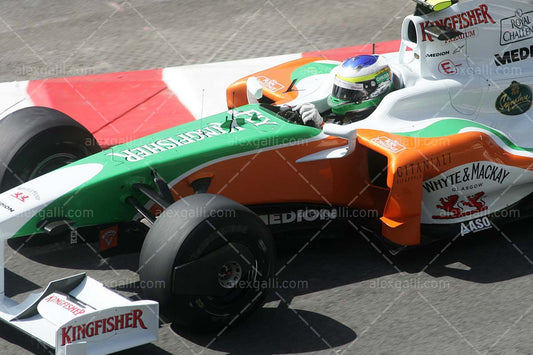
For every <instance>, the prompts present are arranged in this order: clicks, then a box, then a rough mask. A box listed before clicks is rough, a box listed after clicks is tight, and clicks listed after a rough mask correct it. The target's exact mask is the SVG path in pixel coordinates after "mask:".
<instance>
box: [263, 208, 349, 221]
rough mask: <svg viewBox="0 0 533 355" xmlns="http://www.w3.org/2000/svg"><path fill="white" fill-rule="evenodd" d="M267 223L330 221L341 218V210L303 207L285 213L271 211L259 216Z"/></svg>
mask: <svg viewBox="0 0 533 355" xmlns="http://www.w3.org/2000/svg"><path fill="white" fill-rule="evenodd" d="M259 217H260V218H261V219H262V220H263V222H265V224H267V225H277V224H290V223H302V222H315V221H328V220H334V219H337V218H339V211H338V210H337V209H335V208H332V209H301V210H296V211H289V212H285V213H271V214H267V215H261V216H259Z"/></svg>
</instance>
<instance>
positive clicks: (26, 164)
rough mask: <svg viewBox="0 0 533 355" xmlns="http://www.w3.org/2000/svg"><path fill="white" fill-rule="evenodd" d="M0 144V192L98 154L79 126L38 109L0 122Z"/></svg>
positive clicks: (68, 119) (44, 108)
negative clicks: (0, 143) (0, 144)
mask: <svg viewBox="0 0 533 355" xmlns="http://www.w3.org/2000/svg"><path fill="white" fill-rule="evenodd" d="M0 142H2V146H1V148H0V162H1V163H0V192H4V191H6V190H8V189H10V188H12V187H15V186H17V185H20V184H22V183H24V182H26V181H29V180H31V179H33V178H36V177H38V176H40V175H43V174H46V173H48V172H50V171H52V170H55V169H57V168H60V167H62V166H64V165H67V164H70V163H72V162H74V161H76V160H78V159H81V158H84V157H86V156H88V155H91V154H94V153H97V152H99V151H100V150H101V149H100V146H99V145H98V143H97V142H96V140H95V139H94V137H93V135H92V134H91V133H90V132H89V131H88V130H87V129H86V128H85V127H83V126H82V125H81V124H79V123H78V122H76V121H75V120H73V119H72V118H70V117H69V116H67V115H65V114H64V113H62V112H60V111H57V110H54V109H51V108H48V107H37V106H36V107H27V108H23V109H21V110H18V111H15V112H13V113H11V114H9V115H8V116H6V117H5V118H3V119H2V120H0Z"/></svg>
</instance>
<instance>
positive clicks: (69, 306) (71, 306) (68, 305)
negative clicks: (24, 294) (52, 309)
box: [43, 294, 85, 316]
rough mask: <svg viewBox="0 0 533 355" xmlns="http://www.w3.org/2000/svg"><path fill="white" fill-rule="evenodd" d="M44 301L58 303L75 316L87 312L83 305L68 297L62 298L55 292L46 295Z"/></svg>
mask: <svg viewBox="0 0 533 355" xmlns="http://www.w3.org/2000/svg"><path fill="white" fill-rule="evenodd" d="M43 301H44V302H46V303H51V304H53V305H57V306H59V307H61V308H63V309H65V310H67V311H68V312H70V313H72V314H73V315H75V316H79V315H81V314H84V313H85V308H84V307H82V306H81V305H77V304H75V303H74V302H71V301H69V300H68V299H67V298H66V297H65V298H61V297H58V296H57V295H54V294H53V295H51V296H48V297H46V298H45V299H44V300H43Z"/></svg>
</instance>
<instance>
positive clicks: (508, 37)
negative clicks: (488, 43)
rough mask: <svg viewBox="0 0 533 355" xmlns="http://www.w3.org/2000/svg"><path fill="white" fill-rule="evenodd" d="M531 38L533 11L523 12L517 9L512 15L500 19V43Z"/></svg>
mask: <svg viewBox="0 0 533 355" xmlns="http://www.w3.org/2000/svg"><path fill="white" fill-rule="evenodd" d="M529 38H533V11H529V12H526V13H524V11H523V10H522V9H517V10H516V11H515V14H514V16H511V17H507V18H504V19H502V20H501V21H500V45H502V46H505V45H508V44H510V43H515V42H520V41H525V40H526V39H529Z"/></svg>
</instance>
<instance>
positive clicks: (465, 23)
mask: <svg viewBox="0 0 533 355" xmlns="http://www.w3.org/2000/svg"><path fill="white" fill-rule="evenodd" d="M487 23H492V24H495V23H496V21H494V19H493V18H492V16H491V15H490V13H489V7H488V6H487V5H485V4H482V5H480V6H479V7H477V8H475V9H473V10H469V11H465V12H462V13H460V14H456V15H453V16H450V17H445V18H443V19H439V20H435V21H426V22H422V23H420V28H421V30H422V41H423V42H426V41H431V42H433V41H434V40H433V37H431V36H430V35H428V34H427V33H426V32H425V29H426V28H428V27H431V26H443V27H448V28H452V29H454V30H466V29H468V28H470V27H473V26H476V25H480V24H487ZM461 32H465V31H461ZM472 35H474V36H475V32H473V33H471V34H470V36H469V37H471V36H472ZM465 38H466V37H465ZM455 40H459V38H456V39H455Z"/></svg>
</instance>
